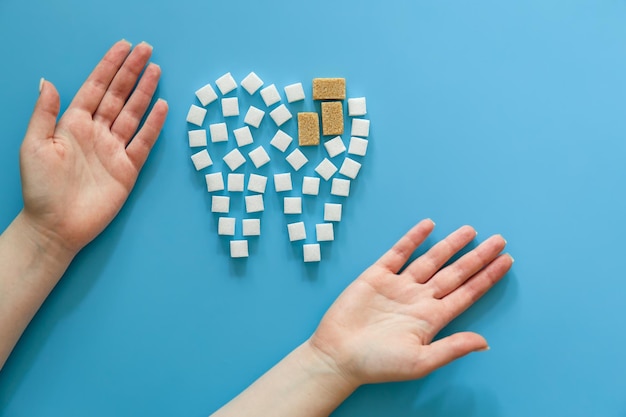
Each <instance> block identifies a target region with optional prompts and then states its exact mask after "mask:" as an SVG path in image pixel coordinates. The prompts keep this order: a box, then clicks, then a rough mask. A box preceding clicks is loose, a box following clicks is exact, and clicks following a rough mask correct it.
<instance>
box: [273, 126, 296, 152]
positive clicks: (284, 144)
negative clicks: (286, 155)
mask: <svg viewBox="0 0 626 417" xmlns="http://www.w3.org/2000/svg"><path fill="white" fill-rule="evenodd" d="M292 141H293V138H292V137H291V136H289V135H288V134H286V133H285V132H283V131H282V130H280V129H278V132H276V134H275V135H274V137H273V138H272V140H271V142H270V145H272V146H273V147H275V148H276V149H278V150H279V151H281V152H285V151H286V150H287V148H288V147H289V145H290V144H291V142H292Z"/></svg>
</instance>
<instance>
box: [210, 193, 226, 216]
mask: <svg viewBox="0 0 626 417" xmlns="http://www.w3.org/2000/svg"><path fill="white" fill-rule="evenodd" d="M211 211H212V212H213V213H228V212H229V211H230V197H226V196H221V195H214V196H213V197H211Z"/></svg>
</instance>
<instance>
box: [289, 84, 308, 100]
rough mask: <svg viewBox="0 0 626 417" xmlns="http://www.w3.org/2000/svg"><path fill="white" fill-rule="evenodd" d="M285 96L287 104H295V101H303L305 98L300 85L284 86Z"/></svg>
mask: <svg viewBox="0 0 626 417" xmlns="http://www.w3.org/2000/svg"><path fill="white" fill-rule="evenodd" d="M285 95H286V96H287V103H295V102H296V101H302V100H304V99H305V96H304V88H302V83H295V84H289V85H288V86H286V87H285Z"/></svg>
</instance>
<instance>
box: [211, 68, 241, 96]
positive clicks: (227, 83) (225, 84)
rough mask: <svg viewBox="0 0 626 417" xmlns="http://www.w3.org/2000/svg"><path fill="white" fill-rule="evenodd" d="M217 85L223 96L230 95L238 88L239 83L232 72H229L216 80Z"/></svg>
mask: <svg viewBox="0 0 626 417" xmlns="http://www.w3.org/2000/svg"><path fill="white" fill-rule="evenodd" d="M215 84H216V85H217V88H219V89H220V93H222V95H224V94H228V93H230V92H231V91H233V90H234V89H235V88H237V81H235V79H234V78H233V76H232V75H231V74H230V72H227V73H226V74H224V75H222V76H221V77H220V78H218V79H217V80H215Z"/></svg>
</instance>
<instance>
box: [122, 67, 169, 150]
mask: <svg viewBox="0 0 626 417" xmlns="http://www.w3.org/2000/svg"><path fill="white" fill-rule="evenodd" d="M160 77H161V68H160V67H159V66H158V65H156V64H150V65H148V67H147V68H146V70H145V72H144V74H143V75H142V76H141V79H140V80H139V84H138V85H137V88H136V89H135V91H133V93H132V95H131V96H130V99H129V100H128V102H126V104H125V105H124V108H123V109H122V111H121V113H120V114H119V116H117V119H115V122H114V123H113V126H112V127H111V132H112V133H113V134H114V135H116V136H117V137H119V138H120V139H121V140H122V141H123V142H124V145H126V144H127V143H128V142H129V141H130V140H131V138H132V137H133V136H134V135H135V132H136V131H137V127H138V126H139V123H140V122H141V119H142V118H143V116H144V114H145V113H146V110H147V109H148V106H149V105H150V102H151V101H152V97H153V96H154V92H155V91H156V88H157V85H158V83H159V78H160Z"/></svg>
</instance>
